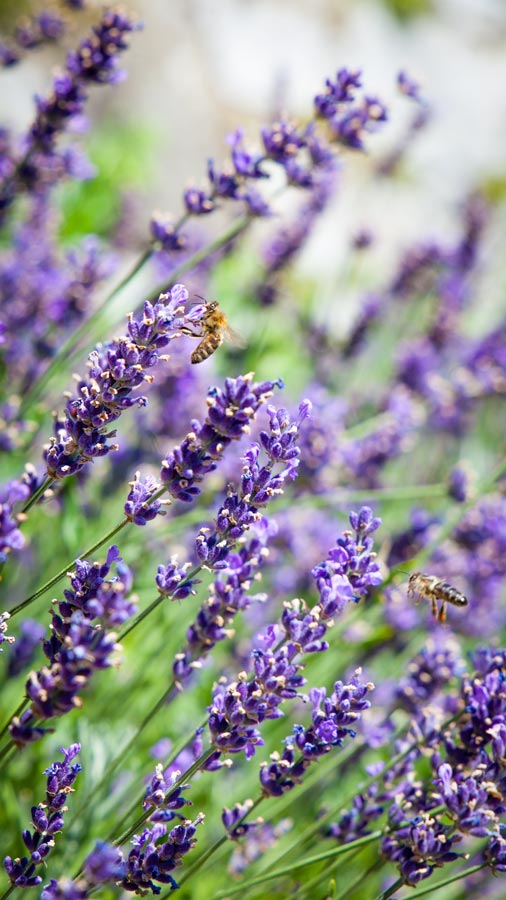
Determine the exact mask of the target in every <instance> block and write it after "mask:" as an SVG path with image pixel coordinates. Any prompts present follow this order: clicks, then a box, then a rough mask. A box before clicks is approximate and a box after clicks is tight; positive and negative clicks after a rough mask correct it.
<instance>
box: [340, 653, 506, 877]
mask: <svg viewBox="0 0 506 900" xmlns="http://www.w3.org/2000/svg"><path fill="white" fill-rule="evenodd" d="M473 662H474V665H475V667H476V671H475V673H474V674H473V675H468V674H464V675H462V670H463V663H462V660H461V659H460V658H459V655H458V645H456V643H455V641H451V640H450V641H447V642H446V643H441V644H439V645H438V644H436V643H435V642H433V643H432V647H427V648H425V649H424V650H423V651H422V652H421V653H420V654H419V655H418V657H417V658H416V659H415V660H414V661H413V663H412V664H411V665H410V666H409V675H408V677H407V678H406V679H404V683H403V684H402V685H401V688H400V690H399V691H398V696H399V697H400V698H401V699H402V702H403V705H404V706H405V707H406V709H407V711H408V713H409V715H410V717H411V723H410V732H411V739H410V738H407V739H406V740H402V741H399V742H398V745H397V749H398V751H400V756H399V759H398V761H397V762H395V763H394V764H392V765H388V764H387V765H386V766H385V765H384V764H381V765H380V766H379V767H378V768H377V770H376V771H377V775H378V776H379V777H380V779H381V783H380V784H378V783H372V784H371V785H370V787H369V788H368V789H367V790H366V791H365V792H364V793H363V794H359V795H357V797H356V798H355V799H354V802H353V805H352V809H351V810H350V811H346V812H344V813H343V815H342V817H341V819H340V820H339V821H338V822H336V823H334V824H333V825H332V826H331V828H330V834H332V835H333V837H334V838H336V839H337V840H338V841H340V842H350V841H353V840H355V839H356V838H358V837H361V836H363V835H365V834H368V833H370V831H371V825H372V823H373V822H374V821H375V820H378V818H379V817H380V816H382V814H383V812H384V810H386V811H387V814H388V826H387V828H386V830H385V836H384V838H383V839H382V844H381V848H382V853H383V856H384V857H385V858H386V859H388V860H390V861H391V862H394V863H395V864H396V865H397V866H398V869H399V872H400V875H401V877H402V879H403V881H404V883H405V884H408V885H416V884H417V883H418V882H419V881H421V880H424V879H426V878H428V877H429V876H430V875H431V874H432V872H433V871H434V869H435V868H439V867H441V866H443V865H444V864H445V863H447V862H451V861H453V860H455V859H457V857H458V856H461V855H462V853H461V852H460V849H455V848H456V847H458V845H459V844H460V843H461V842H462V841H463V840H464V839H465V838H468V837H479V838H485V839H486V840H487V845H486V848H485V858H486V860H487V861H488V862H489V863H491V864H492V865H494V862H493V861H494V859H495V860H496V861H497V862H498V865H499V866H500V865H501V849H500V846H499V844H500V841H501V838H502V833H503V830H504V816H505V814H506V779H505V776H504V768H503V762H504V753H505V748H506V729H505V725H504V715H505V711H506V706H505V703H506V692H505V690H504V662H505V651H504V650H497V651H496V652H495V653H492V652H490V651H488V650H483V651H479V652H477V653H476V654H474V656H473ZM449 688H450V690H449ZM455 688H458V690H457V691H455ZM445 718H446V719H447V721H446V722H445ZM413 737H414V738H415V741H414V742H413V740H412V738H413ZM422 755H424V756H425V757H426V759H428V761H429V762H430V768H431V772H432V774H431V775H429V778H428V779H427V778H426V779H423V780H422V778H421V777H420V774H419V770H418V771H417V761H418V760H419V759H420V758H421V756H422ZM441 809H443V811H441ZM448 819H449V820H450V822H451V824H448Z"/></svg>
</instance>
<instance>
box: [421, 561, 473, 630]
mask: <svg viewBox="0 0 506 900" xmlns="http://www.w3.org/2000/svg"><path fill="white" fill-rule="evenodd" d="M408 597H409V598H410V599H411V598H413V597H414V598H415V603H419V602H420V600H421V599H422V597H426V598H427V599H428V600H430V601H431V604H432V615H433V616H434V618H435V619H437V620H438V621H439V622H446V604H447V603H451V604H452V606H467V604H468V600H467V597H465V596H464V594H461V593H460V591H458V590H457V588H455V587H453V585H451V584H448V582H447V581H441V580H440V579H439V578H438V577H437V575H424V574H423V573H422V572H413V574H412V575H411V576H410V578H409V582H408ZM438 603H440V604H441V605H440V607H439V609H438Z"/></svg>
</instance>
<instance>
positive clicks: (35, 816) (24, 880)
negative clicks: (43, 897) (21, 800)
mask: <svg viewBox="0 0 506 900" xmlns="http://www.w3.org/2000/svg"><path fill="white" fill-rule="evenodd" d="M80 750H81V745H80V744H71V746H70V747H69V748H68V749H67V750H66V749H65V748H64V747H62V753H63V756H64V762H54V763H53V764H52V765H51V766H50V767H49V768H48V769H46V770H45V772H44V775H47V776H48V779H47V788H46V799H45V802H44V803H39V804H38V806H32V825H33V831H29V830H28V829H26V830H25V831H23V842H24V844H25V847H26V848H27V850H28V852H29V853H30V857H27V856H23V857H22V858H21V859H19V858H17V859H12V858H11V857H10V856H6V857H5V859H4V866H5V870H6V872H7V875H8V877H9V881H10V883H11V885H12V886H13V887H23V888H28V887H35V886H36V885H38V884H40V883H41V881H42V878H41V876H40V875H37V874H36V870H37V868H38V866H40V865H43V864H44V861H45V859H46V857H47V856H48V854H49V853H50V852H51V850H52V848H53V847H54V844H55V840H54V838H55V835H56V834H58V833H59V832H60V831H61V830H62V829H63V825H64V819H63V814H64V812H66V810H67V807H66V806H65V805H64V804H65V800H66V799H67V796H68V794H69V793H71V792H72V791H73V788H72V785H73V784H74V781H75V780H76V778H77V775H78V774H79V772H80V771H81V766H80V765H79V763H74V764H73V765H71V763H72V760H73V759H74V758H75V757H76V756H77V754H78V753H79V752H80Z"/></svg>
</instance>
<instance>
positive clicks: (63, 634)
mask: <svg viewBox="0 0 506 900" xmlns="http://www.w3.org/2000/svg"><path fill="white" fill-rule="evenodd" d="M113 564H114V565H115V566H116V570H117V574H116V575H115V576H114V577H113V578H111V579H107V577H106V576H107V575H108V574H109V572H110V569H111V567H112V565H113ZM130 588H131V575H130V572H129V570H128V568H127V567H126V566H125V565H124V563H123V562H122V560H121V557H120V556H119V553H118V548H117V547H111V548H110V550H109V553H108V555H107V560H106V562H105V563H104V564H103V565H99V564H98V563H95V564H93V565H91V564H90V563H88V562H86V561H83V560H78V561H77V563H76V571H75V574H74V575H72V576H71V589H70V590H66V591H65V592H64V594H65V599H64V600H63V601H61V602H60V603H59V604H58V612H57V613H54V614H53V618H52V624H51V636H50V638H49V639H48V640H46V641H45V642H44V643H43V650H44V654H45V656H46V657H47V659H48V661H49V665H48V666H42V667H41V668H40V669H39V670H38V671H36V672H32V673H31V674H30V676H29V678H28V680H27V682H26V686H25V689H26V696H27V698H28V700H29V702H30V707H29V709H27V710H25V711H24V712H23V713H22V715H21V717H17V716H15V717H14V718H13V719H12V722H11V725H10V728H9V731H10V735H11V738H12V740H13V742H14V743H15V744H16V745H17V746H23V745H24V744H26V743H30V742H33V741H37V740H39V738H40V737H41V736H42V735H43V734H44V733H45V731H46V730H47V729H45V728H41V727H40V725H38V722H39V721H42V722H44V721H46V720H47V719H51V718H53V717H55V716H62V715H65V714H66V713H68V712H70V711H71V710H72V709H74V708H75V707H76V706H80V705H81V700H80V697H79V695H80V693H81V692H82V691H83V690H84V688H85V687H86V686H87V684H88V682H89V680H90V678H91V677H92V675H93V673H94V672H95V671H97V670H100V669H105V668H108V667H109V666H111V665H112V661H113V654H114V653H115V652H116V651H117V650H118V649H119V645H118V644H117V643H116V634H115V633H114V632H113V631H110V630H108V629H109V628H110V627H111V625H120V624H122V623H123V622H125V621H126V619H127V618H128V617H129V616H131V615H132V614H133V612H134V611H135V605H134V604H133V602H132V600H131V599H130V600H129V599H127V597H126V595H127V594H128V593H129V591H130ZM95 619H98V620H99V622H100V623H101V624H96V623H95V622H94V620H95Z"/></svg>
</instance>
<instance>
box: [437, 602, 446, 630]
mask: <svg viewBox="0 0 506 900" xmlns="http://www.w3.org/2000/svg"><path fill="white" fill-rule="evenodd" d="M438 621H439V622H441V624H444V623H445V622H446V600H443V602H442V604H441V609H440V610H439V616H438Z"/></svg>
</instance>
